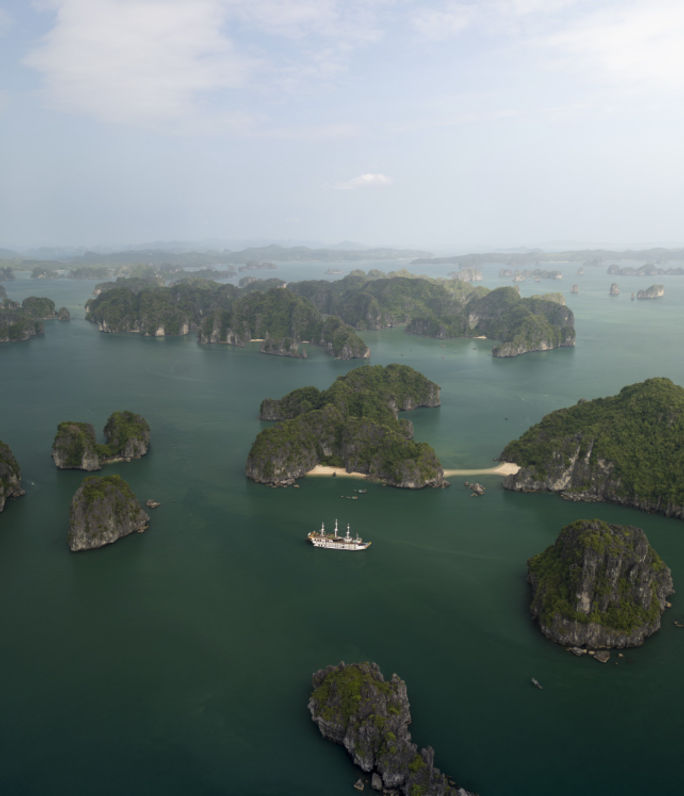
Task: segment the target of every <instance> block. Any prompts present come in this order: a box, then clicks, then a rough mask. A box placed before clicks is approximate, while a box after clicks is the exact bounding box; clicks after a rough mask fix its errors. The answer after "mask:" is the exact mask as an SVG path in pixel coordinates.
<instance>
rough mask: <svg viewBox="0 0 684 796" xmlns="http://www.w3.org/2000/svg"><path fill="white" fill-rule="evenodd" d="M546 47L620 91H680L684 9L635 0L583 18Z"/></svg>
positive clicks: (673, 0) (673, 2)
mask: <svg viewBox="0 0 684 796" xmlns="http://www.w3.org/2000/svg"><path fill="white" fill-rule="evenodd" d="M545 43H546V45H547V46H549V47H551V48H553V49H555V50H559V51H561V52H563V53H565V54H566V55H567V56H569V57H570V59H571V63H573V64H579V66H580V67H584V68H586V69H591V70H592V71H593V73H594V76H598V77H602V78H604V79H605V78H608V79H610V80H613V81H617V82H619V83H621V84H622V85H623V86H624V87H626V88H630V87H635V88H639V87H642V86H647V87H649V88H651V89H653V88H664V89H672V88H675V89H682V88H684V5H682V3H681V2H680V0H649V2H648V3H646V2H643V0H637V2H632V3H620V4H617V5H615V6H612V7H611V8H604V9H602V10H599V11H595V12H592V13H589V14H587V15H586V16H584V17H582V18H580V19H578V20H576V21H575V22H574V23H573V24H571V25H569V26H568V27H567V28H566V29H565V30H563V31H562V32H559V33H556V34H555V35H552V36H549V37H548V38H547V40H546V42H545Z"/></svg>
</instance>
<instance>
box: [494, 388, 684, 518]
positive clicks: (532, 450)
mask: <svg viewBox="0 0 684 796" xmlns="http://www.w3.org/2000/svg"><path fill="white" fill-rule="evenodd" d="M683 451H684V389H683V388H682V387H679V386H677V385H675V384H673V383H672V381H670V379H666V378H653V379H647V380H646V381H643V382H639V383H637V384H632V385H629V386H627V387H623V388H622V390H621V391H620V392H619V394H618V395H614V396H610V397H608V398H596V399H594V400H592V401H586V400H580V401H579V402H578V403H577V404H575V406H572V407H569V408H567V409H559V410H557V411H555V412H551V413H550V414H548V415H546V416H545V417H544V418H543V419H542V420H541V421H540V422H539V423H537V424H536V425H534V426H532V427H531V428H530V429H528V430H527V431H526V432H525V433H524V434H523V435H522V436H521V437H520V438H519V439H518V440H515V441H513V442H511V443H509V444H508V445H507V446H506V447H505V448H504V450H503V452H502V453H501V456H500V459H501V460H503V461H513V462H516V464H518V465H519V466H520V468H521V469H520V470H519V471H518V472H517V473H516V474H514V475H509V476H506V478H504V481H503V485H504V487H505V488H506V489H512V490H516V491H519V492H537V491H549V492H557V493H559V494H561V495H562V496H563V497H566V498H569V499H571V500H587V501H597V500H603V501H609V502H612V503H621V504H623V505H626V506H633V507H635V508H638V509H642V510H644V511H650V512H657V513H660V514H664V515H665V516H667V517H677V518H679V519H684V455H683Z"/></svg>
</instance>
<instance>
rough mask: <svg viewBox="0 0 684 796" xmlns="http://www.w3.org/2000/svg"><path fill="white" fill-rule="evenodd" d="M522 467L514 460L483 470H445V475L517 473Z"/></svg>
mask: <svg viewBox="0 0 684 796" xmlns="http://www.w3.org/2000/svg"><path fill="white" fill-rule="evenodd" d="M519 469H520V467H518V465H517V464H513V462H501V464H498V465H497V466H496V467H487V468H485V469H483V470H445V471H444V475H446V476H450V475H515V473H517V472H518V470H519Z"/></svg>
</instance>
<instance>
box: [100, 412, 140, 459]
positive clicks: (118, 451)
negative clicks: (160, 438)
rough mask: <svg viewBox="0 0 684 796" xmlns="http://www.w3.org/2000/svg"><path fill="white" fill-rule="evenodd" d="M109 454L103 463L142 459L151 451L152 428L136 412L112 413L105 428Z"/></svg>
mask: <svg viewBox="0 0 684 796" xmlns="http://www.w3.org/2000/svg"><path fill="white" fill-rule="evenodd" d="M104 436H105V440H106V441H107V448H108V451H107V454H106V455H105V457H104V459H103V463H104V464H107V463H108V462H112V461H120V460H123V461H127V462H128V461H132V460H133V459H142V457H143V456H145V455H146V454H147V452H148V451H149V449H150V426H149V424H148V422H147V420H145V418H144V417H143V416H142V415H138V414H135V412H129V411H123V412H112V414H111V415H110V416H109V418H108V420H107V424H106V425H105V427H104Z"/></svg>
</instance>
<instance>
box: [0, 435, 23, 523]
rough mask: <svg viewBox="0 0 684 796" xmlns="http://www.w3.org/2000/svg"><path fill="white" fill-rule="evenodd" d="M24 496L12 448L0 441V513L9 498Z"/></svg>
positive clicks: (19, 472)
mask: <svg viewBox="0 0 684 796" xmlns="http://www.w3.org/2000/svg"><path fill="white" fill-rule="evenodd" d="M23 494H25V493H24V490H23V489H22V488H21V469H20V468H19V464H18V462H17V460H16V459H15V458H14V454H13V453H12V449H11V448H10V446H9V445H7V444H6V443H4V442H2V441H0V511H2V510H3V509H4V508H5V503H6V502H7V500H8V498H11V497H21V496H22V495H23Z"/></svg>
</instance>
